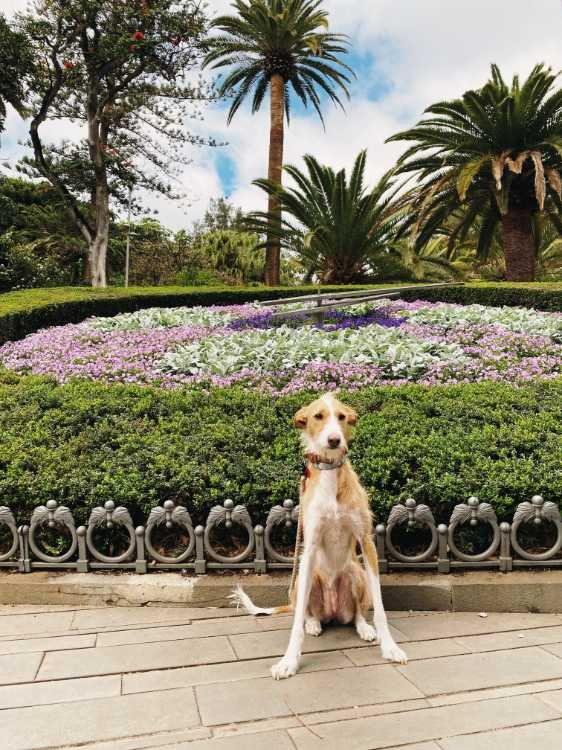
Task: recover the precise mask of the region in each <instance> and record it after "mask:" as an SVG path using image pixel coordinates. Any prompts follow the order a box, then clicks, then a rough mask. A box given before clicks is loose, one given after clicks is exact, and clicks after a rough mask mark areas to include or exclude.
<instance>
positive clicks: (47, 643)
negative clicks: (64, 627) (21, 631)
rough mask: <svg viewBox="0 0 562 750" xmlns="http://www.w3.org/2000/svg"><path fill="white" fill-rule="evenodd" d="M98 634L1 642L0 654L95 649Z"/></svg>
mask: <svg viewBox="0 0 562 750" xmlns="http://www.w3.org/2000/svg"><path fill="white" fill-rule="evenodd" d="M96 638H97V636H96V634H95V633H92V634H90V635H63V636H59V637H55V638H26V639H20V640H17V641H16V640H14V641H0V654H23V653H32V652H33V651H68V650H69V649H77V648H93V647H94V646H95V645H96Z"/></svg>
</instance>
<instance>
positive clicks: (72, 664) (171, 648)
mask: <svg viewBox="0 0 562 750" xmlns="http://www.w3.org/2000/svg"><path fill="white" fill-rule="evenodd" d="M235 659H236V656H235V654H234V652H233V650H232V647H231V646H230V643H229V642H228V638H225V637H223V636H219V637H217V638H193V639H190V640H185V641H172V642H169V643H148V644H144V643H142V644H138V645H134V646H120V647H112V648H95V649H88V650H79V651H56V652H50V653H48V654H45V658H44V660H43V664H42V665H41V669H40V670H39V674H38V675H37V679H38V680H63V679H68V678H72V677H90V676H94V675H103V674H119V673H121V672H135V671H137V672H142V671H144V670H149V669H167V668H170V667H187V666H192V665H196V664H213V663H217V662H224V661H233V660H235Z"/></svg>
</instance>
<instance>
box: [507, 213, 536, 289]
mask: <svg viewBox="0 0 562 750" xmlns="http://www.w3.org/2000/svg"><path fill="white" fill-rule="evenodd" d="M502 242H503V251H504V255H505V267H506V278H507V280H508V281H534V279H535V242H534V239H533V233H532V230H531V212H530V211H529V210H528V209H524V208H512V209H510V210H509V212H508V213H507V214H506V215H505V216H503V217H502Z"/></svg>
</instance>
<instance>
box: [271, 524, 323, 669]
mask: <svg viewBox="0 0 562 750" xmlns="http://www.w3.org/2000/svg"><path fill="white" fill-rule="evenodd" d="M306 531H307V533H306V535H305V545H304V551H303V554H302V558H301V562H300V567H299V585H298V589H297V601H296V605H295V614H294V617H293V626H292V628H291V637H290V639H289V645H288V646H287V651H286V652H285V656H284V657H283V658H282V659H281V661H280V662H278V663H277V664H275V665H274V666H273V667H272V668H271V674H272V676H273V678H274V679H275V680H284V679H286V678H287V677H292V676H293V675H295V674H296V673H297V671H298V668H299V663H300V658H301V652H302V644H303V641H304V621H305V616H306V610H307V607H308V600H309V598H310V589H311V584H312V571H313V566H314V556H315V553H316V543H315V539H314V537H315V534H314V533H311V532H312V529H311V530H309V529H307V530H306ZM306 539H308V540H309V541H308V542H307V541H306Z"/></svg>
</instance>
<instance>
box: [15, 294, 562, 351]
mask: <svg viewBox="0 0 562 750" xmlns="http://www.w3.org/2000/svg"><path fill="white" fill-rule="evenodd" d="M376 286H386V287H388V286H396V285H393V284H384V285H383V284H379V285H374V286H371V287H369V288H374V287H376ZM397 286H403V284H398V285H397ZM365 288H366V287H361V286H355V287H341V286H339V287H322V289H323V291H338V292H341V291H344V290H346V289H350V290H351V289H356V290H357V289H365ZM317 289H318V287H285V288H282V287H280V288H276V289H270V288H268V287H263V286H262V287H240V288H238V287H217V288H210V287H132V288H129V289H121V288H115V287H112V288H109V289H91V288H86V287H61V288H58V289H29V290H25V291H21V292H8V293H7V294H0V344H2V343H4V342H5V341H10V340H16V339H20V338H23V337H24V336H27V334H29V333H32V332H33V331H37V330H38V329H40V328H46V327H48V326H53V325H64V324H66V323H78V322H80V321H81V320H84V319H85V318H88V317H89V316H91V315H117V314H118V313H122V312H133V311H135V310H140V309H142V308H147V307H157V306H160V307H174V306H181V305H186V306H190V305H213V304H235V303H244V302H251V301H253V300H265V299H275V298H278V297H289V296H293V295H294V296H297V295H301V294H308V293H310V292H314V291H317ZM420 297H423V299H428V300H433V301H439V300H442V301H447V302H459V303H463V304H470V303H479V304H482V305H510V306H513V305H521V306H523V307H534V308H536V309H537V310H550V311H560V310H562V283H550V284H546V283H545V284H486V283H477V284H476V283H475V284H467V285H466V286H464V287H454V288H449V289H444V288H441V289H436V290H425V291H422V290H420V291H414V292H408V293H406V294H404V298H406V299H410V300H411V299H419V298H420Z"/></svg>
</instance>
